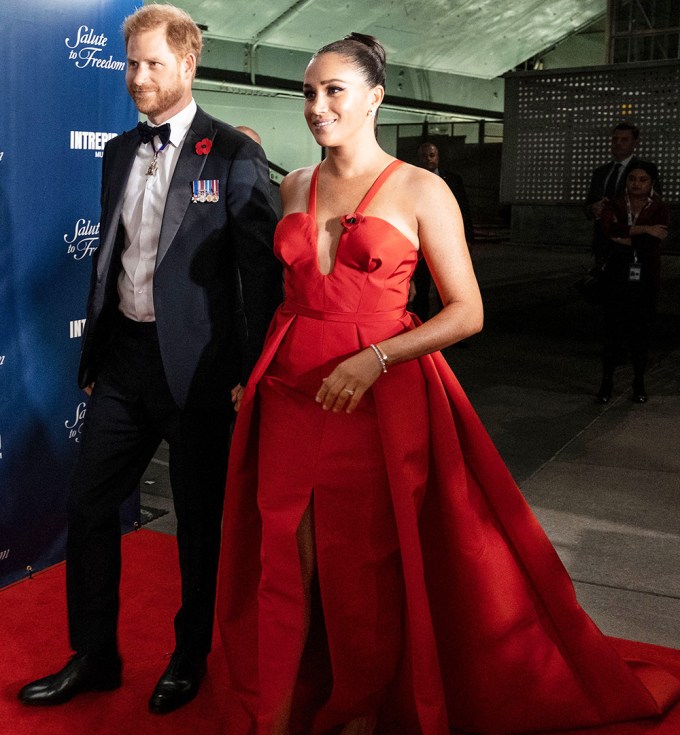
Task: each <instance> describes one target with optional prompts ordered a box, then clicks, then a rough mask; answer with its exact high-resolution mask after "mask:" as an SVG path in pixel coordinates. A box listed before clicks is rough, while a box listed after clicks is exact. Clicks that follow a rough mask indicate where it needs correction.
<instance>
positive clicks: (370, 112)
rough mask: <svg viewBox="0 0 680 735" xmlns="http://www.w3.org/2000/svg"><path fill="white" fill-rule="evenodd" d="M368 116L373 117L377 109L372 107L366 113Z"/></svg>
mask: <svg viewBox="0 0 680 735" xmlns="http://www.w3.org/2000/svg"><path fill="white" fill-rule="evenodd" d="M366 114H367V115H368V117H373V115H375V110H374V109H373V108H372V107H371V109H370V110H369V111H368V112H367V113H366Z"/></svg>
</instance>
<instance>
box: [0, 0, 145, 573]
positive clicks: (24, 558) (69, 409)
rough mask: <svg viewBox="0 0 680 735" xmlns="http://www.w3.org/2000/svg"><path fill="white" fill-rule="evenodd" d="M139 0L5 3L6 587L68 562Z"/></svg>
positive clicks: (1, 539)
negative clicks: (108, 184) (84, 363)
mask: <svg viewBox="0 0 680 735" xmlns="http://www.w3.org/2000/svg"><path fill="white" fill-rule="evenodd" d="M141 4H142V2H141V0H136V1H135V0H59V2H54V0H21V1H20V2H2V3H0V59H1V60H2V64H1V68H0V80H1V85H0V89H1V90H2V101H1V103H0V263H1V264H2V265H1V267H0V586H2V585H5V584H8V583H10V582H13V581H15V580H17V579H19V578H21V577H22V576H24V575H25V574H26V573H27V570H29V569H33V570H36V571H37V570H39V569H42V568H44V567H46V566H48V565H50V564H53V563H55V562H57V561H59V560H61V559H63V554H64V540H65V531H66V496H67V490H68V482H69V477H70V474H71V471H72V468H73V465H74V460H75V457H76V454H77V450H78V443H79V436H80V431H81V427H82V422H83V418H84V416H85V413H86V410H87V402H86V401H87V398H86V396H85V394H84V393H83V392H82V391H81V390H80V389H79V388H78V386H77V384H76V374H77V366H78V359H79V353H80V346H81V334H82V330H83V325H84V320H85V302H86V297H87V289H88V284H89V278H90V270H91V266H92V254H93V252H94V251H95V250H96V249H97V247H98V245H99V188H100V181H101V163H102V161H101V159H102V154H103V149H104V144H105V143H106V141H107V140H108V139H109V138H111V137H113V136H114V135H117V134H118V133H121V132H122V131H123V130H126V129H129V128H131V127H133V126H134V125H135V123H136V122H137V113H136V111H135V108H134V106H133V104H132V102H131V100H130V99H129V96H128V94H127V91H126V89H125V47H124V43H123V38H122V33H121V24H122V21H123V19H124V18H125V16H126V15H128V14H130V13H131V12H133V11H134V9H135V7H137V6H139V5H141ZM130 512H131V509H130V508H128V521H129V520H130V518H129V516H130ZM132 512H134V511H132Z"/></svg>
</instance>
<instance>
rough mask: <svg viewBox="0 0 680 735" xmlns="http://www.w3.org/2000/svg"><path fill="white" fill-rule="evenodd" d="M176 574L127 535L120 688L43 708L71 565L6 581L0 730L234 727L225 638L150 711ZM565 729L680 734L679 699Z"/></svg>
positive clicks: (136, 734) (665, 652) (161, 547)
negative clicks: (35, 684) (166, 705)
mask: <svg viewBox="0 0 680 735" xmlns="http://www.w3.org/2000/svg"><path fill="white" fill-rule="evenodd" d="M178 577H179V573H178V568H177V557H176V551H175V540H174V538H172V537H171V536H167V535H165V534H160V533H155V532H153V531H146V530H142V531H137V532H136V533H132V534H128V535H127V536H125V537H124V538H123V581H122V609H121V622H120V642H121V653H122V655H123V659H124V662H125V667H124V670H123V679H124V683H123V686H122V687H121V688H120V689H118V690H117V691H115V692H109V693H91V694H83V695H80V696H79V697H77V698H76V699H74V700H73V701H72V702H69V703H68V704H65V705H61V706H59V707H51V708H45V709H42V708H28V707H24V706H22V705H21V704H20V703H19V702H18V700H17V698H16V695H17V692H18V691H19V689H20V688H21V686H22V685H23V684H25V683H26V682H28V681H31V680H32V679H35V678H37V677H40V676H45V675H46V674H49V673H52V672H53V671H54V670H56V669H58V668H60V667H61V666H62V665H63V664H64V663H65V662H66V660H67V659H68V656H69V654H70V651H69V648H68V644H67V631H66V604H65V594H64V566H63V564H59V565H57V566H55V567H52V568H51V569H48V570H46V571H44V572H42V573H41V574H38V575H36V576H35V577H34V578H33V579H31V580H26V581H24V582H19V583H17V584H15V585H12V586H10V587H7V588H6V589H4V590H2V591H0V611H1V612H0V616H1V620H2V625H1V630H0V651H2V656H1V658H0V682H1V689H0V734H1V735H73V734H74V733H79V734H80V733H82V734H83V735H156V734H158V735H161V734H162V735H199V734H200V735H228V733H229V726H228V723H227V721H226V714H225V713H226V711H227V702H226V699H225V696H226V693H225V687H224V684H223V682H224V679H225V666H224V659H223V657H222V653H221V647H220V644H219V640H217V641H216V642H215V645H214V646H213V653H212V654H211V656H210V659H209V670H208V676H207V677H206V680H205V682H204V685H203V687H202V688H201V692H200V694H199V695H198V697H197V698H196V699H195V700H194V701H193V702H191V704H189V705H187V706H186V707H184V708H182V709H181V710H179V711H177V712H174V713H172V714H170V715H165V716H160V717H159V716H154V715H151V714H149V713H148V711H147V700H148V698H149V695H150V693H151V690H152V689H153V687H154V685H155V683H156V680H157V678H158V676H159V675H160V673H161V672H162V671H163V669H164V668H165V666H166V658H165V657H166V656H168V655H169V653H170V652H171V651H172V648H173V644H174V643H173V641H174V638H173V628H172V617H173V614H174V612H175V610H176V608H177V606H178V601H179V579H178ZM614 645H615V646H616V647H617V648H618V649H619V650H621V651H622V652H625V653H626V655H627V656H628V657H635V656H639V657H641V658H645V659H647V660H654V661H658V662H660V663H663V664H664V665H665V666H666V667H667V668H668V669H670V670H671V671H673V672H674V673H675V674H676V676H680V651H676V650H672V649H669V648H661V647H659V646H650V645H645V644H642V643H633V642H630V641H622V640H615V641H614ZM232 711H233V710H232ZM404 735H407V734H406V733H405V734H404ZM561 735H680V704H679V705H676V706H675V708H674V709H673V710H672V711H671V712H670V713H669V714H668V715H666V717H665V718H664V719H663V720H662V721H646V722H642V723H635V724H620V725H611V726H609V727H603V728H599V729H597V730H578V731H573V730H572V731H569V732H566V731H563V732H562V733H561Z"/></svg>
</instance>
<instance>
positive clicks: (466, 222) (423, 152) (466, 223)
mask: <svg viewBox="0 0 680 735" xmlns="http://www.w3.org/2000/svg"><path fill="white" fill-rule="evenodd" d="M418 165H419V166H420V167H421V168H426V169H427V170H428V171H431V172H432V173H434V174H437V176H441V178H442V179H444V181H445V182H446V183H447V185H448V187H449V189H451V193H452V194H453V196H454V197H456V201H457V202H458V207H459V208H460V213H461V215H462V217H463V227H464V229H465V239H466V240H467V244H468V248H470V247H471V246H472V243H473V241H474V237H475V231H474V226H473V224H472V214H471V212H470V205H469V204H468V198H467V194H466V192H465V186H464V185H463V179H462V178H461V177H460V176H458V174H454V173H450V172H444V171H441V170H440V168H439V149H438V148H437V146H436V145H435V144H434V143H427V142H425V143H421V144H420V146H418ZM431 283H432V276H431V275H430V269H429V268H428V267H427V263H426V262H425V260H424V259H421V260H420V262H419V263H418V265H417V267H416V271H415V273H414V274H413V286H414V288H415V295H414V296H413V299H412V300H411V310H412V311H413V312H415V314H417V315H418V317H419V318H420V321H422V322H424V321H426V320H427V319H428V318H429V317H430V284H431ZM437 298H438V297H437ZM438 300H439V298H438ZM439 308H440V309H441V300H439Z"/></svg>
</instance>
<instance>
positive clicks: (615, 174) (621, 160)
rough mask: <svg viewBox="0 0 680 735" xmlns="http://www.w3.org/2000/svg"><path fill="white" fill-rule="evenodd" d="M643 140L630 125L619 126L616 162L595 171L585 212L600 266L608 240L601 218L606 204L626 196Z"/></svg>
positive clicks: (615, 136) (613, 146)
mask: <svg viewBox="0 0 680 735" xmlns="http://www.w3.org/2000/svg"><path fill="white" fill-rule="evenodd" d="M639 138H640V131H639V130H638V129H637V128H636V127H635V125H631V124H630V123H619V124H618V125H616V126H615V127H614V129H613V130H612V137H611V142H610V150H611V155H612V160H611V161H610V162H609V163H605V164H604V165H603V166H599V167H598V168H596V169H595V170H594V171H593V174H592V177H591V180H590V187H589V188H588V195H587V196H586V202H585V206H584V211H585V213H586V216H587V217H588V218H589V219H592V220H594V225H593V255H594V256H595V263H596V265H599V264H601V263H602V262H603V259H604V257H605V254H606V253H605V249H606V248H605V244H606V238H605V237H604V235H603V234H602V231H601V229H600V224H599V219H600V214H601V213H602V208H603V207H604V205H605V202H606V201H607V200H609V199H616V198H617V197H620V196H623V193H624V191H625V189H626V178H627V177H628V172H629V171H630V170H631V169H632V168H633V167H634V164H635V162H636V161H637V160H638V159H637V158H636V157H635V148H636V147H637V144H638V141H639Z"/></svg>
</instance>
